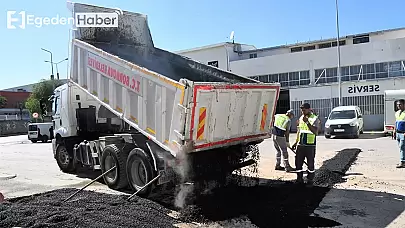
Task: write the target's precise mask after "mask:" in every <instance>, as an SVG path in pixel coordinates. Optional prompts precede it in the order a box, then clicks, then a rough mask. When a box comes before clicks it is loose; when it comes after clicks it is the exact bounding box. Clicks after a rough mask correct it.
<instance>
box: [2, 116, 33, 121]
mask: <svg viewBox="0 0 405 228" xmlns="http://www.w3.org/2000/svg"><path fill="white" fill-rule="evenodd" d="M21 119H22V120H30V117H29V115H28V116H27V115H23V116H22V118H21V116H20V115H0V121H5V120H21Z"/></svg>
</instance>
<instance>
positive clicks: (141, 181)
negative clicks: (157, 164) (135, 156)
mask: <svg viewBox="0 0 405 228" xmlns="http://www.w3.org/2000/svg"><path fill="white" fill-rule="evenodd" d="M131 173H132V174H133V177H134V178H133V180H132V181H133V182H134V184H135V185H136V186H139V187H142V186H144V185H145V184H146V182H147V179H148V174H147V173H146V167H145V164H143V162H141V161H135V162H133V163H132V165H131Z"/></svg>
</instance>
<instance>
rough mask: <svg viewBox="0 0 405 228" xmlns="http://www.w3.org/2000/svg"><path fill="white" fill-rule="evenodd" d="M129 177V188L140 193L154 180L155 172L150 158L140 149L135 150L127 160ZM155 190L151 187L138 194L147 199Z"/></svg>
mask: <svg viewBox="0 0 405 228" xmlns="http://www.w3.org/2000/svg"><path fill="white" fill-rule="evenodd" d="M127 176H128V182H129V186H130V187H131V189H132V190H134V191H139V190H140V189H141V188H142V187H143V186H145V185H146V184H147V183H149V182H150V181H151V180H152V179H153V178H154V172H153V167H152V163H151V160H150V159H149V156H148V155H147V154H146V153H145V151H143V150H142V149H140V148H135V149H133V150H132V151H131V152H130V153H129V156H128V159H127ZM152 190H153V185H152V184H151V185H149V186H148V187H146V188H144V189H143V190H142V191H140V192H139V193H138V195H139V196H143V197H147V196H148V195H149V194H150V193H151V192H152Z"/></svg>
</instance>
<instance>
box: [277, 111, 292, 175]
mask: <svg viewBox="0 0 405 228" xmlns="http://www.w3.org/2000/svg"><path fill="white" fill-rule="evenodd" d="M293 117H294V113H293V110H288V111H287V113H286V114H277V115H275V118H274V126H273V144H274V147H275V148H276V151H277V154H276V159H277V160H276V168H275V169H276V170H285V171H287V172H291V171H294V170H295V169H294V168H292V167H291V166H290V163H289V162H288V151H287V147H290V143H289V141H290V140H289V139H290V127H291V119H292V118H293ZM281 154H282V155H283V163H284V167H282V166H281Z"/></svg>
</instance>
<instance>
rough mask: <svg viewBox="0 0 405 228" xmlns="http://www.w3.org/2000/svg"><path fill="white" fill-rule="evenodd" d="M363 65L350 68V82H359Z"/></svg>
mask: <svg viewBox="0 0 405 228" xmlns="http://www.w3.org/2000/svg"><path fill="white" fill-rule="evenodd" d="M360 69H361V65H355V66H350V81H358V80H359V74H360V73H361V72H360ZM360 79H361V77H360Z"/></svg>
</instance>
